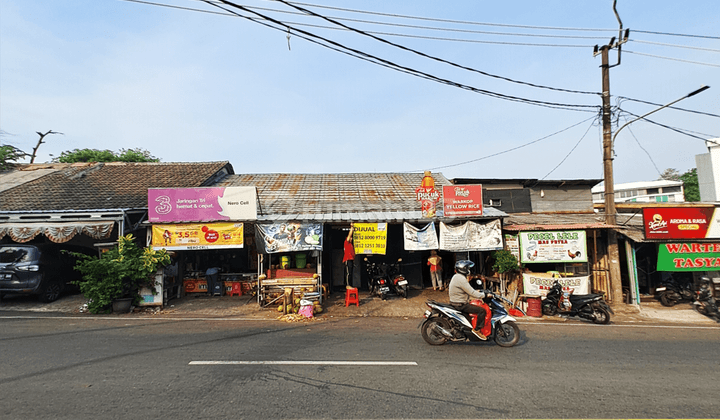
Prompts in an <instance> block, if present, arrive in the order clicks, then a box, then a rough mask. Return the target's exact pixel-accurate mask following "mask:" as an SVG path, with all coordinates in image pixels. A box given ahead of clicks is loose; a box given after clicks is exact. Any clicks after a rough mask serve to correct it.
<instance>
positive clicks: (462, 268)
mask: <svg viewBox="0 0 720 420" xmlns="http://www.w3.org/2000/svg"><path fill="white" fill-rule="evenodd" d="M473 267H475V263H474V262H472V261H468V260H461V261H458V262H456V263H455V271H457V272H458V273H460V274H463V275H465V276H467V275H468V274H470V273H472V269H473Z"/></svg>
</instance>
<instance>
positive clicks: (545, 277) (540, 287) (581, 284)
mask: <svg viewBox="0 0 720 420" xmlns="http://www.w3.org/2000/svg"><path fill="white" fill-rule="evenodd" d="M556 280H557V281H558V282H559V283H560V285H561V286H562V288H563V291H565V292H571V293H573V294H576V295H585V294H588V293H590V276H580V277H559V278H558V277H554V276H553V275H552V274H546V273H523V292H524V293H525V294H526V295H540V296H547V293H548V291H549V290H550V288H551V287H552V286H553V284H555V281H556Z"/></svg>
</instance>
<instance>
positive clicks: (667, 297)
mask: <svg viewBox="0 0 720 420" xmlns="http://www.w3.org/2000/svg"><path fill="white" fill-rule="evenodd" d="M674 295H675V294H674V293H673V292H665V293H663V294H661V295H660V303H662V305H663V306H675V304H676V303H677V299H676V298H675V296H674Z"/></svg>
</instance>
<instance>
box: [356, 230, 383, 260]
mask: <svg viewBox="0 0 720 420" xmlns="http://www.w3.org/2000/svg"><path fill="white" fill-rule="evenodd" d="M353 226H354V227H355V231H354V232H353V244H354V245H355V253H356V254H380V255H385V248H386V247H387V223H355V224H353Z"/></svg>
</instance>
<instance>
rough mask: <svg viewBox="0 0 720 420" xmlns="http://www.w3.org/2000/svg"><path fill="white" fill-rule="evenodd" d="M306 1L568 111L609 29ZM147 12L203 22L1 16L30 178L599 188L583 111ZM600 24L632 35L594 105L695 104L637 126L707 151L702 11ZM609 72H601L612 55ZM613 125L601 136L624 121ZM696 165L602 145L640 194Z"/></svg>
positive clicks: (710, 105) (423, 65)
mask: <svg viewBox="0 0 720 420" xmlns="http://www.w3.org/2000/svg"><path fill="white" fill-rule="evenodd" d="M148 1H150V0H148ZM306 1H307V3H302V7H305V8H307V9H309V10H312V11H313V12H316V13H318V14H321V15H324V16H329V17H333V18H338V19H343V20H341V21H342V22H343V23H344V24H346V25H348V26H352V27H354V28H357V29H360V30H362V31H365V32H372V33H376V36H378V37H381V38H383V39H385V40H388V41H391V42H393V43H396V44H400V45H402V46H405V47H408V48H412V49H415V50H417V51H420V52H422V53H424V54H427V55H431V56H434V57H438V58H441V59H444V60H446V61H449V62H452V63H455V64H459V65H462V66H465V67H469V68H472V69H476V70H479V71H482V72H485V73H490V74H493V75H498V76H502V77H505V78H510V79H513V80H517V81H522V82H527V83H532V84H536V85H543V86H547V87H553V88H562V89H568V90H574V91H583V92H595V93H597V92H600V90H601V71H600V67H599V65H600V57H599V56H598V57H593V51H592V47H593V46H594V45H596V44H600V45H603V44H607V43H608V42H609V39H610V37H612V36H616V35H617V29H618V22H617V20H616V18H615V15H614V14H613V10H612V4H613V2H612V0H602V1H601V0H595V1H587V0H586V1H577V0H563V1H559V0H558V1H542V2H540V1H534V0H532V1H531V0H527V1H521V0H518V1H506V2H490V1H481V0H473V1H454V2H438V1H393V2H385V1H356V0H348V1H339V0H319V1H313V0H306ZM151 2H154V3H161V4H165V5H170V6H176V7H184V8H192V9H201V10H205V11H210V12H212V13H203V12H198V11H191V10H181V9H177V8H170V7H162V6H158V5H150V4H143V3H138V2H132V1H127V0H65V1H52V2H48V1H40V0H0V129H1V130H2V131H3V136H2V138H0V140H1V141H2V142H3V143H9V144H13V145H15V146H17V147H19V148H21V149H23V150H25V151H31V150H32V148H33V147H34V146H35V144H36V142H37V139H38V135H37V134H36V132H37V131H41V132H45V131H48V130H54V131H58V132H62V133H64V135H55V136H48V137H47V138H46V141H47V142H46V144H43V145H42V146H41V147H40V151H39V154H38V157H37V159H36V162H47V161H50V159H52V156H51V155H54V156H58V155H59V154H60V153H61V152H62V151H65V150H71V149H75V148H96V149H111V150H115V151H117V150H119V149H121V148H135V147H141V148H143V149H147V150H149V151H150V152H151V153H152V154H154V155H155V156H157V157H159V158H161V160H162V161H164V162H185V161H219V160H229V161H230V162H231V163H232V164H233V167H234V168H235V171H236V172H238V173H268V172H288V173H337V172H408V171H422V170H425V169H431V170H433V171H434V172H442V173H443V174H444V175H445V176H447V177H448V178H453V177H464V178H470V177H479V178H541V179H542V178H545V179H576V178H598V179H599V178H602V176H603V173H602V148H601V130H600V127H599V125H598V122H599V120H598V119H597V118H595V117H597V115H596V114H595V113H594V112H595V110H594V109H593V108H582V109H585V110H588V111H589V112H583V111H576V110H565V109H555V108H548V107H545V106H534V105H529V104H527V103H523V102H515V101H507V100H502V99H497V98H494V97H490V96H487V95H482V94H478V93H474V92H471V91H469V90H467V89H460V88H457V87H451V86H448V85H446V84H440V83H436V82H433V81H430V80H427V79H424V78H420V77H416V76H412V75H409V74H406V73H402V72H398V71H395V70H391V69H389V68H386V67H382V66H379V65H376V64H372V63H369V62H367V61H364V60H360V59H358V58H355V57H350V56H348V55H346V54H342V53H339V52H336V51H333V50H330V49H327V48H324V47H321V46H319V45H317V44H314V43H311V42H308V41H306V40H304V39H301V38H300V36H299V35H298V34H296V33H295V32H293V33H291V37H290V41H289V44H290V48H288V39H287V32H284V31H278V30H274V29H270V28H267V27H265V26H262V25H260V24H258V23H255V22H252V21H250V20H247V19H243V18H238V17H231V16H227V15H223V14H224V13H227V12H225V11H223V10H220V9H218V8H215V7H212V6H210V5H208V4H206V3H203V2H201V1H197V0H153V1H151ZM236 3H237V4H240V5H243V6H246V7H254V8H255V9H252V10H255V11H257V12H258V13H262V14H265V15H267V16H270V17H273V18H274V19H277V20H282V21H284V22H292V24H291V26H293V27H295V28H299V29H302V30H305V31H308V32H312V33H313V34H315V35H319V36H322V37H325V38H328V39H331V40H333V41H335V42H338V43H340V44H341V45H343V46H345V47H350V48H353V49H356V50H359V51H362V52H363V53H367V54H371V55H374V56H377V57H380V58H382V59H384V60H387V61H389V62H392V63H394V64H398V65H401V66H404V67H406V68H410V69H413V70H417V71H421V72H424V73H425V74H431V75H433V76H436V77H438V78H441V79H445V80H450V81H452V82H454V83H458V84H463V85H465V86H470V87H472V88H476V89H480V90H484V91H489V92H493V93H498V94H502V95H509V96H514V97H519V98H526V99H533V100H537V101H543V102H552V103H563V104H571V105H586V106H588V105H589V106H600V104H601V99H600V97H599V96H598V95H594V94H593V95H588V94H577V93H565V92H558V91H555V90H550V89H541V88H533V87H530V86H527V85H523V84H518V83H511V82H508V81H504V80H499V79H497V78H493V77H488V76H485V75H482V74H479V73H477V72H472V71H467V70H463V69H459V68H457V67H454V66H451V65H448V64H446V63H441V62H438V61H434V60H431V59H428V58H424V57H421V56H419V55H417V54H415V53H411V52H408V51H405V50H402V49H400V48H397V47H394V46H390V45H387V44H384V43H381V42H379V41H377V40H373V39H371V38H369V37H367V36H362V35H360V34H357V33H353V32H350V31H341V30H337V29H328V28H326V27H330V26H332V24H331V23H329V22H326V21H321V20H319V19H317V18H312V17H307V16H300V15H296V14H290V13H280V12H278V11H293V12H297V11H296V10H294V9H292V8H290V7H288V6H287V5H285V4H283V3H280V2H276V1H262V0H248V1H237V2H236ZM295 4H298V3H295ZM321 6H322V7H321ZM328 7H332V8H328ZM617 8H618V12H619V14H620V17H621V19H622V22H623V26H624V28H629V29H630V30H631V33H630V41H629V42H628V43H626V44H624V45H623V50H624V51H623V54H622V62H621V64H620V65H619V66H617V67H614V68H612V69H611V71H610V92H611V95H613V99H612V104H613V106H617V105H619V108H620V109H621V110H623V111H625V112H630V113H634V114H637V115H641V114H644V113H646V112H648V111H651V110H653V109H655V108H657V106H654V105H648V104H643V103H639V102H635V101H627V100H619V98H618V97H619V96H621V97H626V98H631V99H637V100H642V101H648V102H652V103H656V104H665V103H668V102H670V101H672V100H675V99H677V98H680V97H682V96H684V95H686V94H687V93H689V92H691V91H693V90H695V89H697V88H699V87H700V86H702V85H710V86H711V89H709V90H707V91H705V92H703V93H701V94H699V95H697V96H695V97H692V98H689V99H686V100H684V101H682V102H680V103H678V104H677V106H679V107H682V108H685V109H689V110H693V111H699V112H704V113H710V114H712V115H703V114H699V113H693V112H685V111H678V110H672V109H664V110H662V111H659V112H658V113H656V114H654V115H653V116H651V117H649V118H650V119H652V120H653V121H655V122H658V123H661V124H665V125H667V126H670V127H674V128H678V129H682V130H690V131H691V132H692V133H693V134H694V135H696V136H699V137H702V138H713V137H720V124H719V123H720V118H718V117H717V115H718V114H720V106H718V105H720V100H719V99H720V84H719V83H718V81H719V79H720V77H719V76H720V39H719V38H720V32H719V31H718V29H717V22H719V21H720V7H718V6H717V3H716V2H715V1H712V0H707V1H701V0H688V1H685V2H682V3H679V2H676V1H665V0H633V1H629V0H618V5H617ZM228 9H232V8H228ZM266 9H272V10H266ZM232 10H236V11H237V9H232ZM358 11H362V12H369V13H359V12H358ZM242 13H244V14H247V15H249V13H247V12H242ZM403 16H411V17H418V18H423V19H409V18H407V17H403ZM350 19H353V20H350ZM358 20H362V21H363V22H358ZM454 21H462V22H465V23H462V24H461V23H458V22H454ZM379 22H382V23H385V25H378V23H379ZM297 24H303V25H302V26H300V25H297ZM308 25H315V26H308ZM401 25H405V26H401ZM499 25H502V26H499ZM317 26H322V27H317ZM409 26H413V27H409ZM521 26H522V27H521ZM419 27H422V28H419ZM430 28H435V29H430ZM545 28H565V29H564V30H557V29H556V30H550V29H545ZM580 29H583V30H580ZM588 29H604V31H589V30H588ZM460 31H463V32H460ZM480 32H494V33H496V34H489V33H480ZM648 32H658V33H663V34H675V35H663V34H655V33H648ZM497 33H504V34H505V35H501V34H497ZM520 34H525V35H526V36H520ZM679 34H682V35H693V36H678V35H679ZM398 35H405V36H398ZM559 36H563V38H560V37H559ZM430 38H432V39H430ZM448 39H457V40H459V41H450V40H448ZM511 43H514V44H518V43H524V44H549V45H577V46H579V47H558V46H546V47H541V46H536V45H512V44H511ZM660 44H662V45H660ZM660 57H662V58H660ZM610 59H611V63H615V61H616V60H617V53H616V51H613V52H612V53H611V56H610ZM680 60H683V61H680ZM574 109H577V108H574ZM625 112H623V113H620V116H621V118H620V120H619V121H620V124H622V123H624V122H625V121H626V120H625V119H623V118H630V119H632V118H633V117H632V116H629V114H627V113H625ZM593 121H594V124H593ZM573 126H574V127H573ZM569 127H572V128H569ZM615 127H616V128H617V125H616V126H615ZM566 129H567V130H566ZM563 130H564V131H563ZM558 132H560V133H558ZM553 133H558V134H555V135H552V134H553ZM550 135H552V136H550ZM548 136H549V137H548ZM541 139H542V140H541ZM532 142H534V143H532ZM529 143H531V144H529ZM512 149H515V150H512ZM706 151H707V149H706V148H705V145H704V142H703V141H702V140H700V139H697V138H693V137H689V136H686V135H683V134H680V133H677V132H675V131H672V130H669V129H667V128H662V127H659V126H657V125H654V124H650V123H646V122H642V121H639V122H636V123H634V124H632V125H630V126H629V128H625V129H623V130H622V132H621V133H620V134H619V135H618V139H617V143H616V145H615V152H616V157H615V160H614V172H615V180H616V182H632V181H646V180H653V179H657V178H658V176H659V175H658V170H659V171H662V170H664V169H666V168H676V169H678V170H679V171H680V172H684V171H686V170H688V169H690V168H692V167H694V166H695V155H696V154H700V153H705V152H706ZM465 162H469V163H465Z"/></svg>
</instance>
